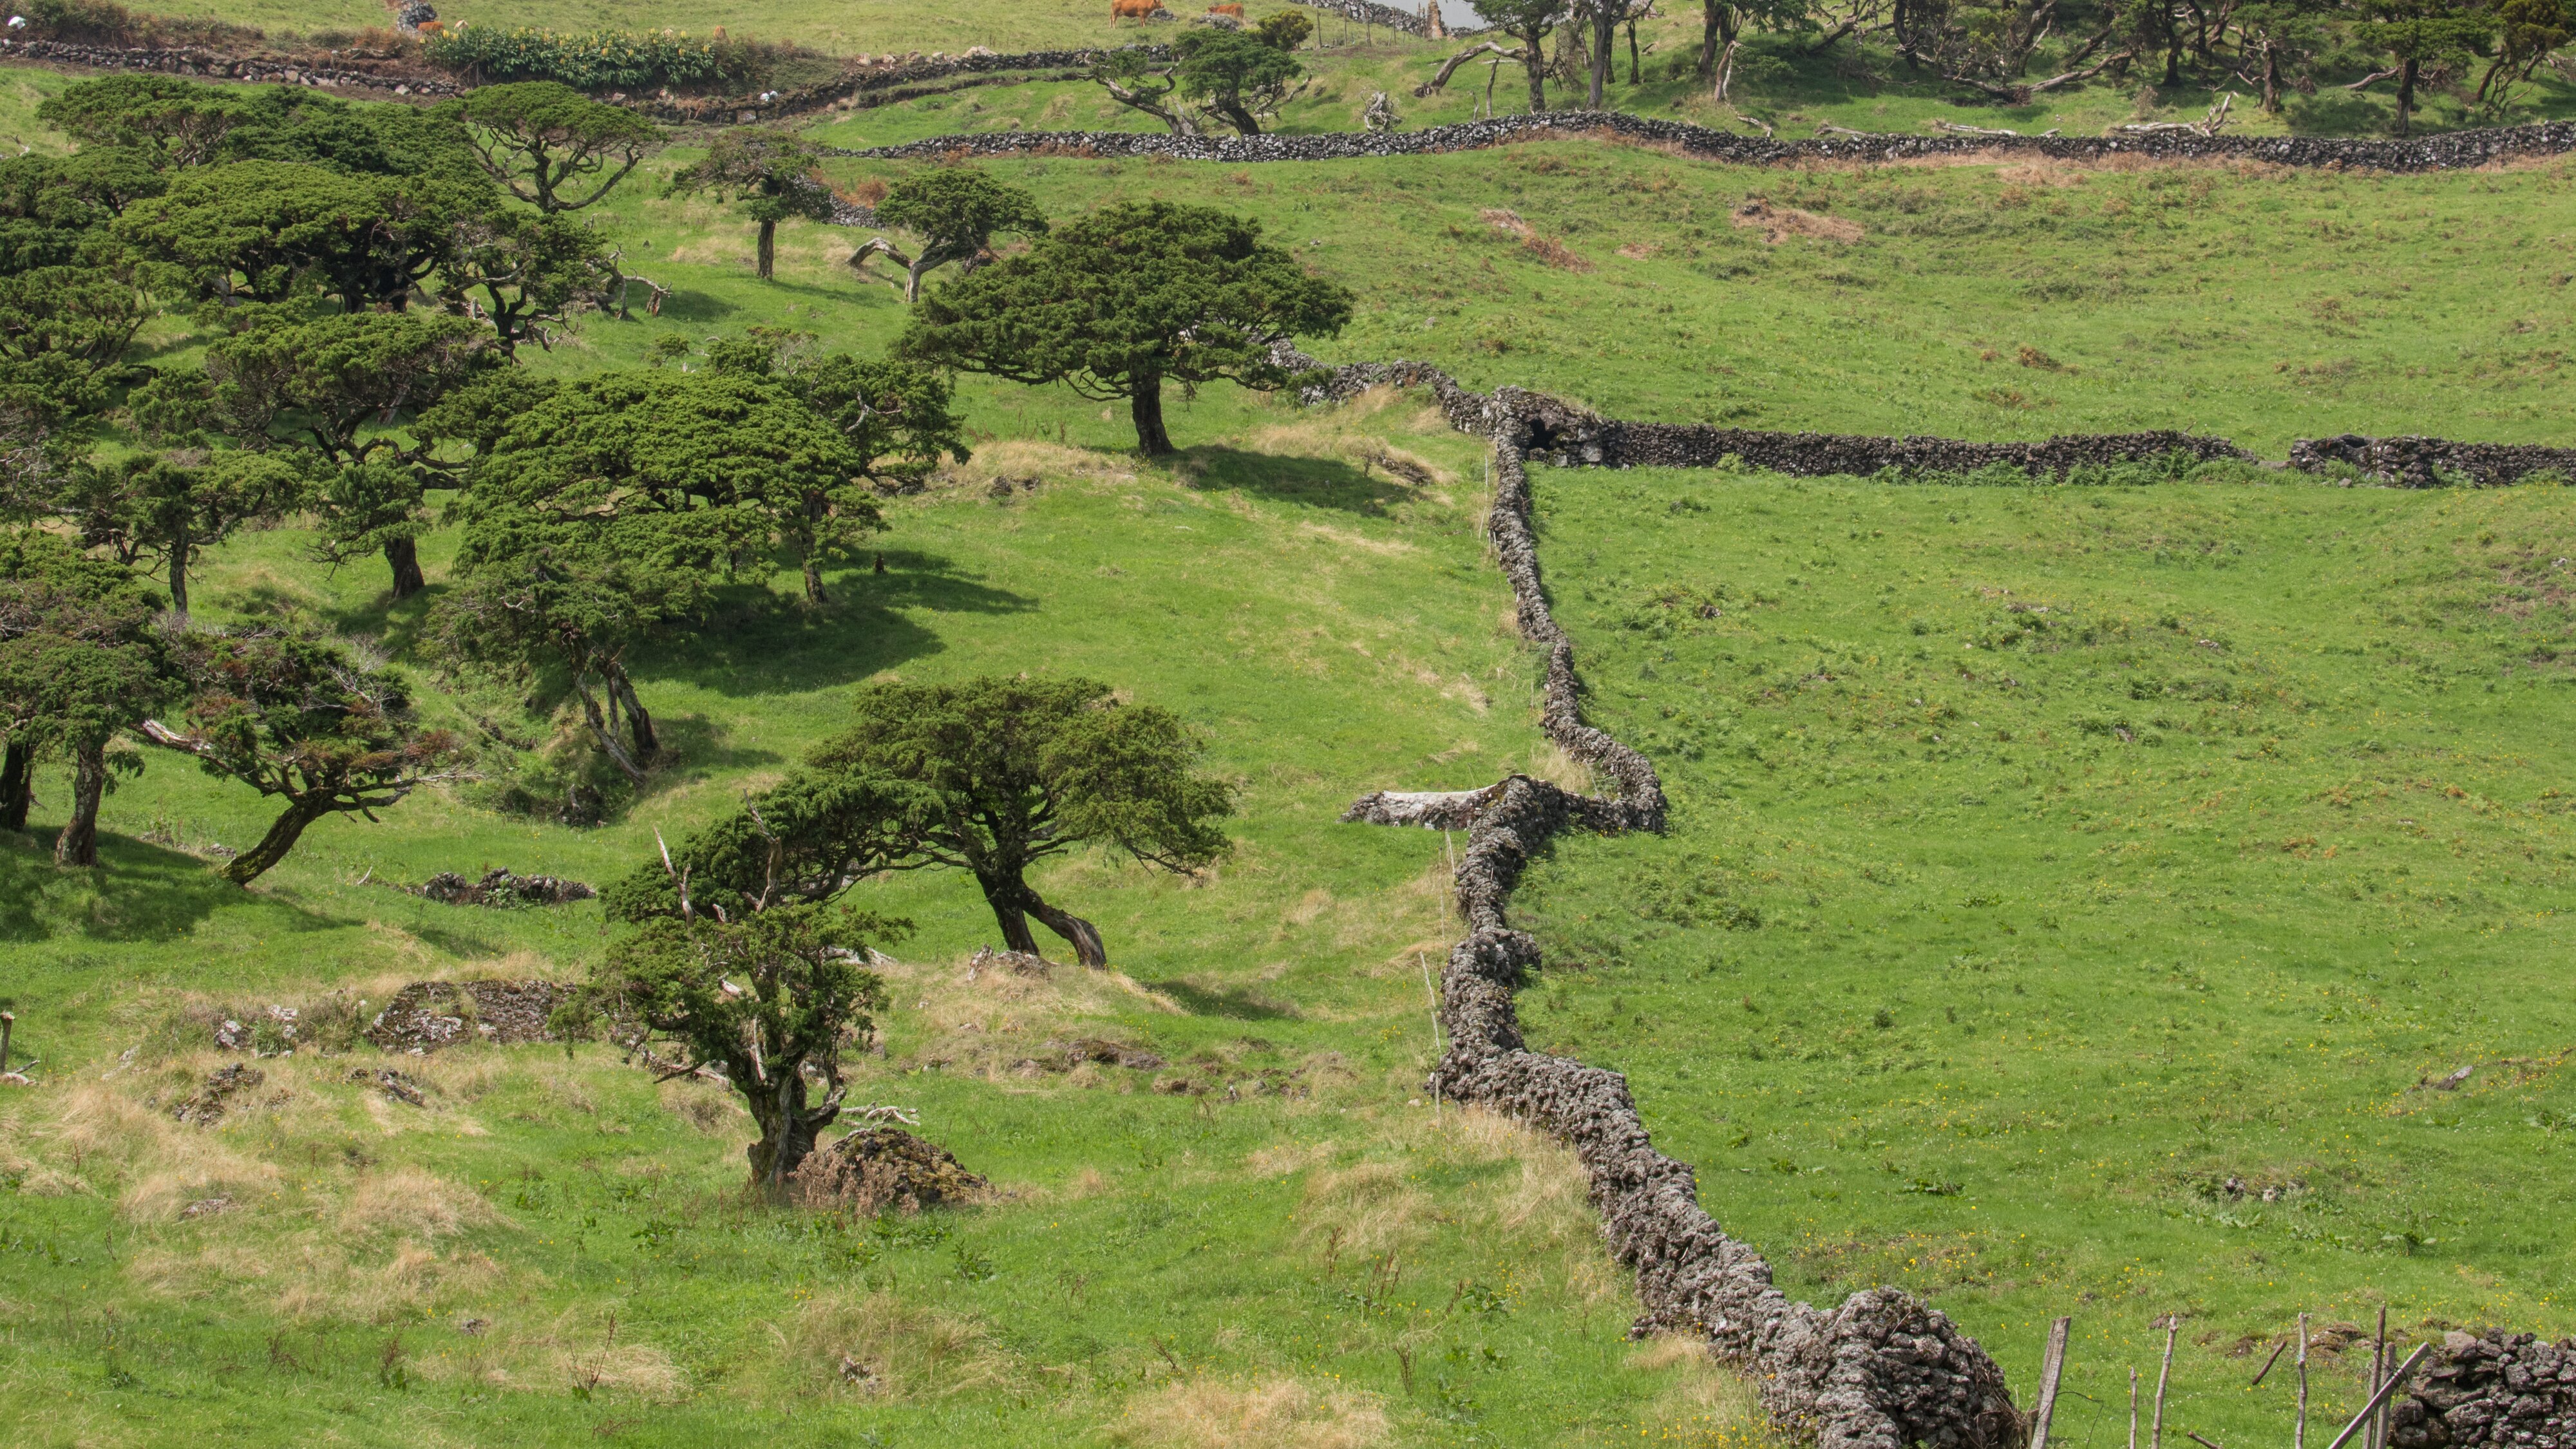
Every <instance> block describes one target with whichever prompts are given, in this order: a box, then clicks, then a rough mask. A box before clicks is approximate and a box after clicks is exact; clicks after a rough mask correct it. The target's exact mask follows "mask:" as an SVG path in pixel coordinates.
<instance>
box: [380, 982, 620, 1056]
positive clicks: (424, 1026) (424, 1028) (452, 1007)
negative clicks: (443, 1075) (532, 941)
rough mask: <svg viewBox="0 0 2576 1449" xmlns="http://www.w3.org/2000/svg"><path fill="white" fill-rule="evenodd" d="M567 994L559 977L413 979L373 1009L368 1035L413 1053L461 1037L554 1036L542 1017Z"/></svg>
mask: <svg viewBox="0 0 2576 1449" xmlns="http://www.w3.org/2000/svg"><path fill="white" fill-rule="evenodd" d="M570 995H572V988H571V987H570V986H567V985H565V984H564V983H562V982H560V981H541V980H533V979H531V980H527V981H415V982H413V983H412V984H410V985H409V986H406V987H404V988H403V989H402V990H400V991H397V992H395V993H394V999H393V1000H391V1001H388V1002H386V1003H385V1009H384V1010H382V1011H380V1012H377V1013H376V1019H375V1020H374V1021H372V1022H369V1023H368V1024H367V1030H366V1038H367V1040H369V1041H371V1042H374V1043H375V1044H376V1045H378V1046H380V1047H383V1048H384V1049H385V1050H386V1051H389V1052H406V1053H408V1054H410V1055H412V1056H422V1055H425V1054H427V1053H430V1052H434V1051H436V1050H438V1049H439V1048H440V1047H445V1046H453V1045H455V1044H456V1043H457V1042H460V1041H487V1042H491V1043H493V1044H494V1045H496V1046H512V1045H516V1044H519V1043H522V1042H532V1041H553V1040H554V1036H553V1034H552V1033H550V1032H548V1031H547V1030H546V1018H547V1017H549V1016H551V1015H553V1014H554V1009H555V1008H556V1007H557V1006H560V1005H562V1004H563V1002H564V999H565V998H566V997H568V996H570Z"/></svg>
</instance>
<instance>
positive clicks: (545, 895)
mask: <svg viewBox="0 0 2576 1449" xmlns="http://www.w3.org/2000/svg"><path fill="white" fill-rule="evenodd" d="M412 894H414V895H418V896H426V897H428V898H429V899H431V900H433V901H444V902H445V903H447V904H448V905H451V906H497V907H502V908H507V907H511V906H559V905H562V904H563V903H564V902H566V901H586V900H590V899H592V898H593V897H595V896H597V895H598V894H599V892H597V891H595V890H593V889H591V888H590V887H589V886H587V885H584V884H582V883H581V882H580V881H577V880H564V879H562V878H561V877H558V876H551V875H512V874H511V873H510V872H508V871H506V870H489V871H485V872H484V873H483V878H482V879H481V880H467V879H466V878H465V877H463V876H461V875H458V874H457V873H456V872H454V871H452V870H447V871H440V872H439V873H438V874H436V875H434V876H431V877H430V878H429V879H427V880H425V881H422V882H421V883H420V884H419V885H416V886H414V887H412Z"/></svg>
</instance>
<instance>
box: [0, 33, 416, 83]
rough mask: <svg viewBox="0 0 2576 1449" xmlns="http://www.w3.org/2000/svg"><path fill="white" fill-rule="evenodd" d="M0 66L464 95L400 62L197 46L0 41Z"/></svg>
mask: <svg viewBox="0 0 2576 1449" xmlns="http://www.w3.org/2000/svg"><path fill="white" fill-rule="evenodd" d="M0 60H32V61H40V62H43V63H44V64H47V65H76V66H87V67H90V68H93V69H97V70H148V71H160V72H163V73H165V74H168V75H191V76H203V77H205V78H206V79H208V80H236V81H258V82H263V83H267V84H274V85H304V86H323V87H328V88H330V89H333V90H374V91H384V92H387V93H389V94H392V95H397V96H453V95H461V94H463V92H464V90H465V87H463V86H461V85H458V84H457V83H456V82H455V81H454V80H452V79H448V78H443V77H439V76H434V75H424V74H422V73H421V72H420V71H418V70H415V69H412V68H410V67H407V66H404V65H402V64H401V63H399V62H396V61H367V60H346V59H340V58H336V57H335V58H332V59H330V60H326V61H317V62H315V63H313V64H306V63H304V62H303V61H301V60H297V59H293V58H290V57H284V56H273V55H248V56H243V55H227V54H225V53H224V52H222V51H218V50H205V49H201V48H198V47H195V46H183V47H179V48H176V49H161V48H158V47H150V46H121V45H82V44H78V43H76V42H73V41H67V40H5V39H0Z"/></svg>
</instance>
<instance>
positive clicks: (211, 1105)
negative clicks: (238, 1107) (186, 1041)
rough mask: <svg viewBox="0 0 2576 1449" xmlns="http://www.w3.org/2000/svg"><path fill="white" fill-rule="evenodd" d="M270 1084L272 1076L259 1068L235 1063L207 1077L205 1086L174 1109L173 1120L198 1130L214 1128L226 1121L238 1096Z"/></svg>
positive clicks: (171, 1111)
mask: <svg viewBox="0 0 2576 1449" xmlns="http://www.w3.org/2000/svg"><path fill="white" fill-rule="evenodd" d="M267 1080H268V1074H267V1073H265V1072H263V1071H261V1070H260V1069H259V1068H257V1067H253V1066H245V1065H244V1064H242V1063H240V1062H235V1063H233V1064H232V1065H231V1066H228V1067H224V1068H221V1069H219V1070H217V1071H214V1072H211V1073H209V1074H207V1077H206V1080H205V1082H204V1084H203V1085H201V1086H199V1087H198V1088H197V1090H196V1091H194V1092H192V1093H190V1094H189V1095H188V1096H187V1097H185V1098H183V1099H182V1100H181V1101H180V1102H179V1104H178V1105H177V1106H175V1107H172V1108H171V1109H170V1116H171V1117H172V1118H173V1119H175V1120H177V1121H180V1122H186V1123H188V1124H190V1125H192V1126H197V1127H212V1126H214V1125H215V1124H216V1123H218V1122H221V1121H222V1120H224V1112H225V1110H226V1109H227V1108H228V1107H229V1106H230V1105H231V1102H232V1099H233V1097H234V1095H235V1094H236V1093H240V1092H248V1091H254V1090H257V1088H258V1087H259V1085H260V1084H261V1083H263V1082H265V1081H267Z"/></svg>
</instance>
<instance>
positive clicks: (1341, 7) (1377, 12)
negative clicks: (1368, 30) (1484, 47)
mask: <svg viewBox="0 0 2576 1449" xmlns="http://www.w3.org/2000/svg"><path fill="white" fill-rule="evenodd" d="M1297 3H1298V4H1300V5H1306V6H1311V7H1313V8H1315V9H1317V10H1329V11H1331V12H1332V13H1334V14H1335V15H1339V16H1341V17H1342V18H1343V19H1345V20H1348V21H1350V22H1351V23H1352V24H1354V25H1375V26H1378V27H1380V28H1381V29H1385V30H1397V31H1402V32H1403V33H1404V34H1406V35H1421V36H1428V35H1429V34H1430V33H1431V22H1430V21H1429V20H1428V19H1426V18H1425V17H1423V16H1420V15H1416V14H1414V13H1413V12H1411V11H1409V10H1396V9H1392V8H1390V7H1388V6H1384V5H1380V4H1377V3H1375V0H1297ZM1484 33H1485V27H1483V26H1477V27H1475V28H1473V29H1469V30H1451V31H1449V32H1447V35H1446V38H1448V39H1452V40H1454V39H1457V38H1458V37H1460V36H1465V35H1482V34H1484Z"/></svg>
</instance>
